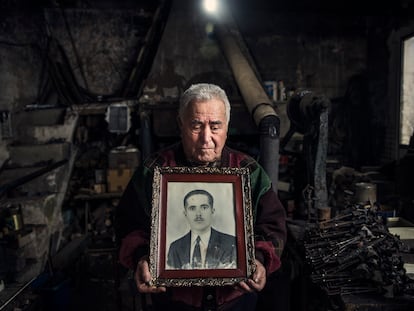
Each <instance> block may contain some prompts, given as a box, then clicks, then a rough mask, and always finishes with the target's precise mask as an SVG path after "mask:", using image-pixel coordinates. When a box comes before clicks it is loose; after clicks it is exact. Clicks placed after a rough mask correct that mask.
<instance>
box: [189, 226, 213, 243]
mask: <svg viewBox="0 0 414 311" xmlns="http://www.w3.org/2000/svg"><path fill="white" fill-rule="evenodd" d="M210 236H211V229H210V230H209V231H207V232H206V233H203V234H200V239H201V241H200V242H201V243H202V244H204V245H207V244H208V241H209V240H210ZM197 237H198V234H195V233H193V232H191V245H194V244H195V242H196V239H197Z"/></svg>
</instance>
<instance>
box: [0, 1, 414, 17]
mask: <svg viewBox="0 0 414 311" xmlns="http://www.w3.org/2000/svg"><path fill="white" fill-rule="evenodd" d="M162 1H163V0H1V1H0V8H20V9H30V8H39V7H64V8H84V9H88V8H90V9H134V8H141V7H145V6H148V7H154V6H157V5H158V4H159V3H160V2H162ZM165 1H174V0H165ZM176 1H182V0H176ZM192 1H194V2H196V1H200V2H201V1H202V0H192ZM222 1H224V2H227V3H228V5H229V6H230V7H231V8H232V9H233V10H235V11H243V12H249V11H250V10H266V11H275V12H279V11H280V12H283V11H309V12H315V11H320V12H329V13H337V14H338V15H341V14H353V15H371V14H372V15H375V14H387V15H388V14H402V15H411V14H412V13H413V12H414V0H382V1H379V0H346V1H344V0H222Z"/></svg>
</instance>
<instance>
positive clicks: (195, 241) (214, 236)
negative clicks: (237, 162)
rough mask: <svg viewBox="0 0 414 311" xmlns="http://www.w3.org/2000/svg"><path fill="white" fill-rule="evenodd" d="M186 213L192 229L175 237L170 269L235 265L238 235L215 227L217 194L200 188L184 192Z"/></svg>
mask: <svg viewBox="0 0 414 311" xmlns="http://www.w3.org/2000/svg"><path fill="white" fill-rule="evenodd" d="M183 205H184V211H183V213H184V216H185V217H186V219H187V221H188V223H189V225H190V231H189V232H188V233H186V234H185V235H184V236H182V237H181V238H179V239H177V240H175V241H173V242H172V243H171V245H170V247H169V250H168V256H167V268H168V269H235V268H236V267H237V244H236V237H235V236H233V235H230V234H227V233H223V232H220V231H218V230H216V229H214V228H213V227H212V221H213V218H214V217H213V216H214V212H215V208H214V198H213V196H212V195H211V194H210V193H209V192H208V191H206V190H203V189H196V190H192V191H190V192H188V193H187V194H186V195H185V196H184V200H183Z"/></svg>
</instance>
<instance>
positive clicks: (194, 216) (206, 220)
mask: <svg viewBox="0 0 414 311" xmlns="http://www.w3.org/2000/svg"><path fill="white" fill-rule="evenodd" d="M213 214H214V208H213V207H212V206H211V205H210V203H209V201H208V197H207V196H206V195H205V194H194V195H192V196H190V197H189V198H187V201H186V202H185V206H184V215H185V217H187V220H188V223H189V224H190V227H191V230H192V231H195V232H197V233H199V234H200V233H203V232H205V231H206V230H208V229H209V228H210V226H211V221H212V220H213Z"/></svg>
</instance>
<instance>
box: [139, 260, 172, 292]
mask: <svg viewBox="0 0 414 311" xmlns="http://www.w3.org/2000/svg"><path fill="white" fill-rule="evenodd" d="M150 281H151V274H150V271H149V267H148V259H147V258H141V260H140V261H138V264H137V270H136V271H135V282H136V284H137V288H138V291H139V292H140V293H163V292H165V291H166V288H165V287H156V286H151V285H150Z"/></svg>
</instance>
